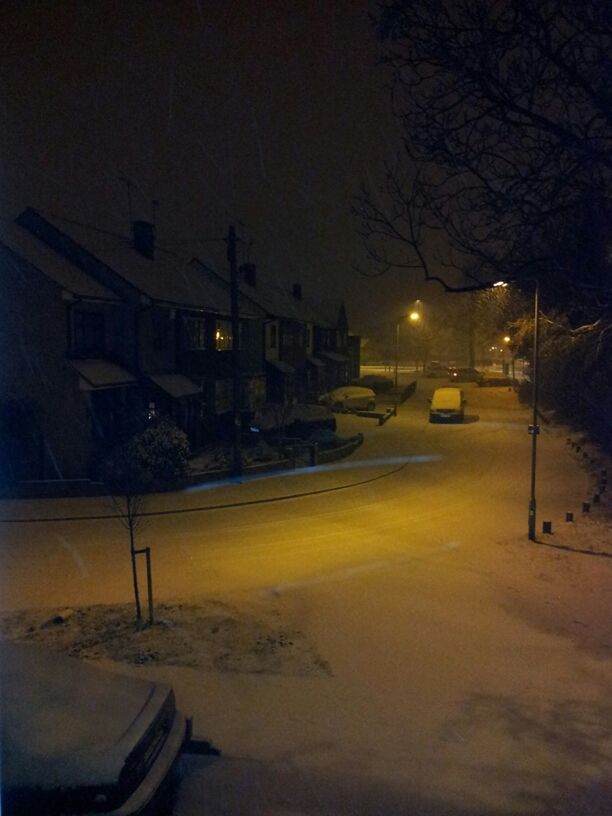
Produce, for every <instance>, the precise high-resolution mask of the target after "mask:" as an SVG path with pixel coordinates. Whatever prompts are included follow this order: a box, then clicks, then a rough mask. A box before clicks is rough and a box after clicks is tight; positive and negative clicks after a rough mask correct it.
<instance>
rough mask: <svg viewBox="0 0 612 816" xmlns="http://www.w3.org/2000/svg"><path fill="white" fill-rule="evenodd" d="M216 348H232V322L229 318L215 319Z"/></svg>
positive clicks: (222, 349)
mask: <svg viewBox="0 0 612 816" xmlns="http://www.w3.org/2000/svg"><path fill="white" fill-rule="evenodd" d="M215 348H216V350H217V351H231V350H232V324H231V321H229V320H216V321H215Z"/></svg>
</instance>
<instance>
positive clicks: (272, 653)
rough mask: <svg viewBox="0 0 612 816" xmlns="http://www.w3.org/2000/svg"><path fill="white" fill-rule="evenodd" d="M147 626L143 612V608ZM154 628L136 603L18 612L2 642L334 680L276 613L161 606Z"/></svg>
mask: <svg viewBox="0 0 612 816" xmlns="http://www.w3.org/2000/svg"><path fill="white" fill-rule="evenodd" d="M143 617H144V620H147V609H146V606H145V607H144V608H143ZM155 618H156V620H155V623H154V624H153V625H152V626H149V625H145V624H143V625H140V626H139V625H137V624H136V620H135V615H134V606H133V604H116V605H96V606H87V607H81V608H74V609H46V610H40V609H37V610H20V611H18V612H11V613H5V614H4V615H3V616H2V618H1V619H0V622H1V625H0V632H1V633H2V637H3V638H7V639H11V640H18V641H25V642H31V643H37V644H41V645H45V646H47V647H49V648H51V649H54V650H56V651H58V652H62V653H64V654H68V655H72V656H76V657H80V658H85V659H90V660H103V659H110V660H113V661H116V662H120V663H127V664H134V665H150V664H156V665H173V666H188V667H190V668H199V669H203V670H205V671H217V672H234V673H240V672H247V673H265V674H280V675H290V676H317V675H322V676H329V675H331V669H330V667H329V664H328V663H327V662H326V661H325V660H323V659H322V658H321V657H320V656H319V655H318V654H317V652H316V650H315V649H314V648H313V646H312V645H311V644H310V643H309V642H308V640H307V638H306V637H305V636H304V634H303V633H302V632H300V631H298V630H296V629H294V628H288V627H286V626H283V625H282V623H281V621H280V620H279V619H278V613H274V612H271V611H269V610H263V611H262V610H257V611H256V610H255V609H252V608H251V609H248V608H247V609H245V608H241V609H239V608H237V607H236V606H233V605H230V604H229V603H226V602H224V601H221V600H214V599H212V600H211V599H199V600H198V601H197V602H190V603H160V604H157V606H156V608H155Z"/></svg>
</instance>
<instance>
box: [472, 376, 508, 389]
mask: <svg viewBox="0 0 612 816" xmlns="http://www.w3.org/2000/svg"><path fill="white" fill-rule="evenodd" d="M502 385H503V386H506V387H508V386H512V387H514V386H516V385H517V381H516V380H514V379H512V377H508V376H507V375H504V374H483V375H482V377H481V378H480V379H479V380H478V386H479V387H480V388H484V387H495V386H502Z"/></svg>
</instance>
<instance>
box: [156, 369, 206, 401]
mask: <svg viewBox="0 0 612 816" xmlns="http://www.w3.org/2000/svg"><path fill="white" fill-rule="evenodd" d="M147 377H148V378H149V379H150V380H151V381H152V382H154V383H155V385H157V386H158V387H159V388H161V389H162V391H165V392H166V394H169V395H170V396H171V397H174V399H181V397H193V396H195V395H196V394H201V393H202V388H201V387H200V386H199V385H198V384H197V383H194V381H193V380H190V379H189V377H185V375H184V374H178V373H177V372H174V373H172V374H147Z"/></svg>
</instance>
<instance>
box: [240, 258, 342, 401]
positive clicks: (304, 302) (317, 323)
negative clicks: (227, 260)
mask: <svg viewBox="0 0 612 816" xmlns="http://www.w3.org/2000/svg"><path fill="white" fill-rule="evenodd" d="M241 272H242V290H241V291H242V292H243V294H245V295H246V296H248V297H249V299H251V300H252V302H254V303H257V304H258V305H259V306H261V307H262V308H263V309H264V310H265V312H266V332H265V360H266V369H267V396H268V400H269V401H270V402H286V401H288V400H290V399H293V398H295V399H298V400H301V401H304V400H305V401H308V400H315V399H316V397H317V396H319V395H320V394H321V393H322V392H323V391H325V390H328V389H330V388H333V387H335V386H336V385H342V384H344V383H346V382H348V378H349V357H348V340H347V338H348V323H347V319H346V312H345V309H344V306H343V305H342V304H336V305H331V306H330V305H329V304H327V303H325V302H324V301H323V299H317V300H316V301H315V300H313V299H312V298H307V297H304V293H303V290H302V286H301V284H299V283H294V284H292V286H291V287H290V288H289V287H287V288H285V287H283V286H282V285H279V284H278V282H275V281H271V280H270V279H269V278H268V279H261V280H259V279H258V275H257V269H256V267H255V266H254V265H253V264H246V265H244V266H243V267H242V268H241Z"/></svg>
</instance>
